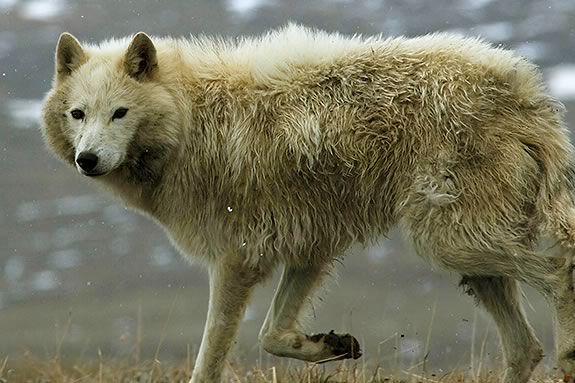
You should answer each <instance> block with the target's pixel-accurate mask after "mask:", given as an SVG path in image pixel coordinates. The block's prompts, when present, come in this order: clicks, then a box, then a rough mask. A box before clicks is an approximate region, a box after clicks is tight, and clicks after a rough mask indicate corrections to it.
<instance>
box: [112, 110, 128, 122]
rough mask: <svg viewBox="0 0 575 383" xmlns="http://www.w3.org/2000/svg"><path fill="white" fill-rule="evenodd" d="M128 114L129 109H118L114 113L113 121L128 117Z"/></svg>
mask: <svg viewBox="0 0 575 383" xmlns="http://www.w3.org/2000/svg"><path fill="white" fill-rule="evenodd" d="M126 113H128V108H118V109H116V111H115V112H114V115H113V116H112V121H113V120H115V119H116V118H122V117H124V116H125V115H126Z"/></svg>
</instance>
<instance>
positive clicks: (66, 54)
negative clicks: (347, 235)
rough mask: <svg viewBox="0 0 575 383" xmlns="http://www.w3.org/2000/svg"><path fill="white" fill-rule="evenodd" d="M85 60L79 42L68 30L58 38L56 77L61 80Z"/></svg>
mask: <svg viewBox="0 0 575 383" xmlns="http://www.w3.org/2000/svg"><path fill="white" fill-rule="evenodd" d="M85 62H86V54H85V53H84V49H82V46H81V45H80V42H79V41H78V40H77V39H76V38H75V37H74V36H72V35H71V34H69V33H68V32H64V33H62V34H61V35H60V38H59V39H58V45H57V46H56V78H57V79H58V80H63V79H64V78H66V77H68V76H69V75H70V74H72V72H74V71H75V70H76V69H78V68H79V67H80V65H82V64H83V63H85Z"/></svg>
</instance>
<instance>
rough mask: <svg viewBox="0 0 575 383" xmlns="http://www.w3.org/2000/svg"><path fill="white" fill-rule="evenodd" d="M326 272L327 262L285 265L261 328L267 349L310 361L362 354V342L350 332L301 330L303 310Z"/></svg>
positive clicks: (354, 356) (279, 354)
mask: <svg viewBox="0 0 575 383" xmlns="http://www.w3.org/2000/svg"><path fill="white" fill-rule="evenodd" d="M325 274H326V270H325V265H313V266H309V267H306V268H295V267H289V266H286V267H285V269H284V271H283V274H282V277H281V281H280V283H279V286H278V288H277V291H276V294H275V296H274V298H273V301H272V304H271V306H270V309H269V311H268V314H267V316H266V319H265V322H264V324H263V326H262V329H261V331H260V340H261V342H262V344H263V348H264V349H265V350H266V351H267V352H269V353H271V354H274V355H277V356H285V357H290V358H295V359H300V360H305V361H308V362H319V361H327V360H336V359H346V358H354V359H357V358H359V357H360V356H361V350H360V348H359V343H358V342H357V340H356V339H355V338H354V337H352V336H351V335H349V334H346V335H338V334H334V333H333V331H332V332H330V333H329V334H318V335H313V336H309V335H306V334H304V333H303V332H302V331H301V330H300V323H299V321H298V318H299V316H300V314H301V311H302V309H303V308H304V306H305V303H306V300H307V299H308V297H309V296H310V295H311V294H312V292H313V291H314V290H315V288H316V287H318V286H319V284H320V282H321V280H322V277H323V276H324V275H325Z"/></svg>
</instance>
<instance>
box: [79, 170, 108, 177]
mask: <svg viewBox="0 0 575 383" xmlns="http://www.w3.org/2000/svg"><path fill="white" fill-rule="evenodd" d="M80 173H81V174H82V175H83V176H87V177H99V176H103V175H104V174H106V172H85V171H83V170H80Z"/></svg>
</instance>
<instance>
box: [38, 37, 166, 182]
mask: <svg viewBox="0 0 575 383" xmlns="http://www.w3.org/2000/svg"><path fill="white" fill-rule="evenodd" d="M160 79H161V74H160V69H159V63H158V57H157V52H156V47H155V46H154V44H153V42H152V40H151V39H150V38H149V37H148V36H147V35H146V34H144V33H138V34H136V35H135V36H134V37H133V39H132V40H122V41H113V42H110V43H108V46H105V47H104V48H102V47H91V46H88V47H86V48H84V47H82V45H81V44H80V43H79V42H78V40H77V39H76V38H75V37H73V36H72V35H70V34H68V33H63V34H62V35H61V36H60V39H59V41H58V45H57V48H56V73H55V78H54V83H53V88H52V90H51V91H50V93H49V94H48V96H47V97H46V101H45V104H44V109H43V133H44V137H45V139H46V141H47V143H48V145H49V146H50V148H51V149H52V150H53V151H54V152H55V153H56V154H57V155H58V156H59V157H60V158H62V159H64V160H65V161H66V162H68V163H70V164H72V165H74V166H75V167H76V168H77V169H78V171H79V172H80V173H82V174H84V175H87V176H101V175H105V174H110V173H112V172H114V171H116V170H118V169H128V170H129V173H130V174H131V175H133V176H136V177H146V176H150V177H151V176H152V173H153V171H155V170H157V169H155V168H154V167H156V168H157V163H158V161H159V160H160V158H161V157H163V156H165V155H167V152H168V150H167V149H169V148H168V147H170V146H173V145H174V144H175V142H176V140H177V138H176V137H174V129H171V128H170V127H173V126H175V125H177V121H175V119H176V118H177V117H176V115H177V111H176V102H175V100H174V96H173V95H172V94H171V93H170V92H169V91H168V90H167V88H166V87H165V86H164V85H162V82H161V81H160Z"/></svg>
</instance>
